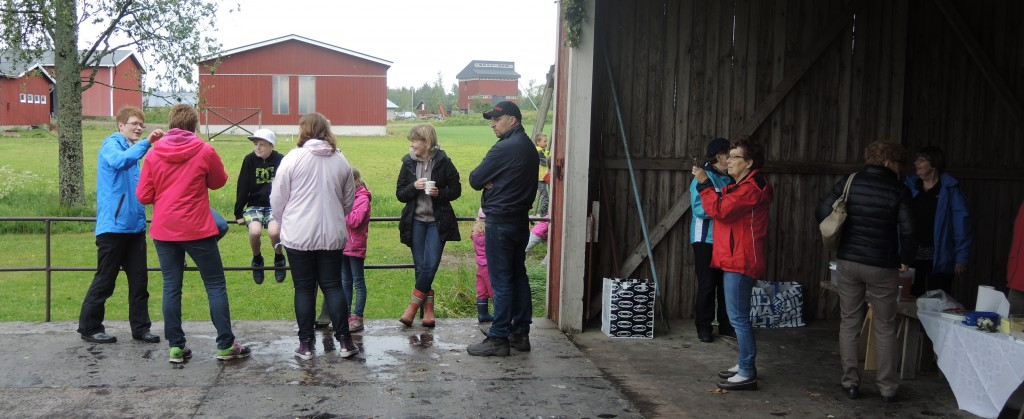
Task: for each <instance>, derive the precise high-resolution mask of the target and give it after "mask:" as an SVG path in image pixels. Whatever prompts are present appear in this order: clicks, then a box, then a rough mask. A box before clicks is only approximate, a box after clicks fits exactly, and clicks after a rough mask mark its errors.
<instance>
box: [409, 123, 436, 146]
mask: <svg viewBox="0 0 1024 419" xmlns="http://www.w3.org/2000/svg"><path fill="white" fill-rule="evenodd" d="M406 138H408V139H409V141H415V140H420V141H426V142H427V149H428V150H434V149H435V148H437V131H434V126H433V125H430V124H419V125H416V126H414V127H412V129H410V130H409V135H407V136H406Z"/></svg>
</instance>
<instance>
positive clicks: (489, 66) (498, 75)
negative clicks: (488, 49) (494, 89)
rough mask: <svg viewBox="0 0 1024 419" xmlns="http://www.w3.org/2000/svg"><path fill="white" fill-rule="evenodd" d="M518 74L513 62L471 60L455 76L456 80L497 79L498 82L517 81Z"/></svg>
mask: <svg viewBox="0 0 1024 419" xmlns="http://www.w3.org/2000/svg"><path fill="white" fill-rule="evenodd" d="M519 77H520V76H519V73H516V63H515V62H514V61H484V60H473V61H470V62H469V64H467V65H466V68H463V69H462V71H460V72H459V75H457V76H455V78H456V79H458V80H470V79H498V80H519Z"/></svg>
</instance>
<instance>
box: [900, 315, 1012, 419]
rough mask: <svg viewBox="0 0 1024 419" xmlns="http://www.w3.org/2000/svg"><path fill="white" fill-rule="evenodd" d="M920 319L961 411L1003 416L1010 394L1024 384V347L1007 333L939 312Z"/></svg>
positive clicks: (920, 316) (983, 415)
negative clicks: (945, 315)
mask: <svg viewBox="0 0 1024 419" xmlns="http://www.w3.org/2000/svg"><path fill="white" fill-rule="evenodd" d="M917 317H918V318H919V319H920V320H921V324H922V325H923V326H924V330H925V332H926V333H928V337H929V338H931V340H932V346H933V347H934V348H935V354H936V355H938V357H939V368H940V369H942V373H943V374H945V375H946V379H947V380H948V381H949V386H950V387H951V388H952V389H953V395H955V396H956V402H957V405H958V406H959V407H960V409H963V410H966V411H968V412H971V413H974V414H975V415H978V416H982V417H986V418H994V417H997V416H999V411H1000V410H1002V408H1003V405H1004V404H1006V400H1007V399H1009V398H1010V394H1011V393H1013V391H1014V390H1016V389H1017V386H1019V385H1020V383H1021V382H1024V344H1022V343H1017V342H1015V341H1013V340H1011V339H1010V338H1009V336H1007V335H1005V334H1003V333H985V332H981V331H978V330H977V329H976V328H974V327H971V326H965V325H964V324H962V323H961V322H960V321H959V320H952V319H947V318H945V317H942V316H941V315H940V314H939V313H938V312H936V311H925V310H920V311H918V312H917Z"/></svg>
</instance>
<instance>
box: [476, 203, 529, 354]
mask: <svg viewBox="0 0 1024 419" xmlns="http://www.w3.org/2000/svg"><path fill="white" fill-rule="evenodd" d="M528 241H530V225H529V224H528V223H525V222H523V223H491V222H488V223H487V224H486V230H485V231H484V243H485V246H486V248H487V271H488V273H489V274H490V275H491V289H492V290H493V291H494V323H491V329H490V330H489V331H488V333H487V334H488V335H489V336H491V337H496V338H503V337H507V336H508V335H510V334H512V333H516V334H523V333H529V332H530V323H531V322H532V321H533V320H532V319H533V297H532V296H531V295H530V279H529V277H527V276H526V243H527V242H528Z"/></svg>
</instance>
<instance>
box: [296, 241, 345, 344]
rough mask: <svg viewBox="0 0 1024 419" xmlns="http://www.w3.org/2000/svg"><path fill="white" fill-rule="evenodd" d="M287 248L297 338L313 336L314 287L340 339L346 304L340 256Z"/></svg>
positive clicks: (311, 337) (328, 251) (335, 333)
mask: <svg viewBox="0 0 1024 419" xmlns="http://www.w3.org/2000/svg"><path fill="white" fill-rule="evenodd" d="M285 250H286V251H288V262H289V264H290V265H291V268H292V281H293V282H294V283H295V321H296V322H297V323H298V324H299V340H300V341H302V342H311V341H313V339H315V338H316V334H315V332H314V331H313V329H314V325H313V320H314V319H315V318H316V288H317V286H318V285H319V286H320V291H323V293H324V304H325V305H326V307H327V314H328V315H330V317H331V323H332V324H334V336H335V337H336V338H339V339H340V338H342V337H345V336H347V335H348V334H349V332H348V305H347V304H345V292H344V291H343V290H342V289H341V257H342V256H343V255H342V249H338V250H295V249H290V248H287V247H286V248H285Z"/></svg>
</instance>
